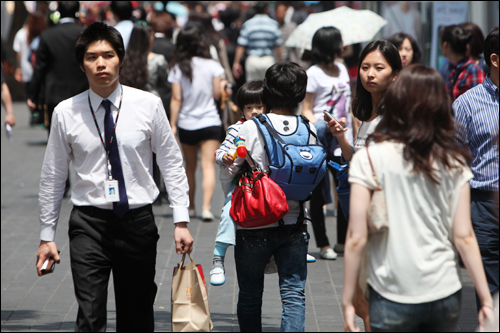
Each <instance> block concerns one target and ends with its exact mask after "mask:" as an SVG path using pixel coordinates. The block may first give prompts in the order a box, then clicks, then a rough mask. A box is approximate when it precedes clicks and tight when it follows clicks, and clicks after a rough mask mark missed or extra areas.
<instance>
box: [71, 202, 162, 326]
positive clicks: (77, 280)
mask: <svg viewBox="0 0 500 333" xmlns="http://www.w3.org/2000/svg"><path fill="white" fill-rule="evenodd" d="M159 237H160V236H159V235H158V228H157V227H156V224H155V221H154V216H153V211H152V207H151V205H147V206H144V207H141V208H137V209H133V210H130V211H129V212H128V213H127V214H126V215H125V216H124V217H123V218H118V217H117V216H116V215H114V214H113V211H111V210H104V209H99V208H96V207H92V206H85V207H82V206H80V207H77V206H75V207H74V208H73V210H72V212H71V217H70V221H69V238H70V257H71V271H72V273H73V283H74V287H75V295H76V299H77V301H78V306H79V308H78V316H77V320H76V328H75V331H76V332H98V331H100V332H103V331H105V330H106V321H107V319H106V318H107V316H106V303H107V296H108V282H109V276H110V273H111V270H112V271H113V283H114V288H115V301H116V330H117V331H122V332H123V331H129V332H132V331H133V332H142V331H154V312H153V303H154V299H155V296H156V291H157V287H156V284H155V282H154V277H155V264H156V244H157V242H158V239H159Z"/></svg>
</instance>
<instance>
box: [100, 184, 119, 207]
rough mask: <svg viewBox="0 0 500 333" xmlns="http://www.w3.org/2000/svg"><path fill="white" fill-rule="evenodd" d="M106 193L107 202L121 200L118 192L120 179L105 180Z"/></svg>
mask: <svg viewBox="0 0 500 333" xmlns="http://www.w3.org/2000/svg"><path fill="white" fill-rule="evenodd" d="M104 194H105V195H106V201H107V202H118V201H120V194H119V193H118V181H117V180H106V181H105V182H104Z"/></svg>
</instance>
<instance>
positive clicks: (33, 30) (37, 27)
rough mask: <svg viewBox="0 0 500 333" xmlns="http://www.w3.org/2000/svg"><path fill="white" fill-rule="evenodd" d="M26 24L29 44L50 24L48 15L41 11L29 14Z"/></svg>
mask: <svg viewBox="0 0 500 333" xmlns="http://www.w3.org/2000/svg"><path fill="white" fill-rule="evenodd" d="M26 25H27V30H28V45H29V44H31V42H32V41H33V39H35V38H36V37H38V36H39V35H40V33H42V31H43V30H45V29H47V27H48V26H49V24H48V20H47V17H46V16H45V14H43V13H41V12H35V13H33V14H28V18H27V20H26Z"/></svg>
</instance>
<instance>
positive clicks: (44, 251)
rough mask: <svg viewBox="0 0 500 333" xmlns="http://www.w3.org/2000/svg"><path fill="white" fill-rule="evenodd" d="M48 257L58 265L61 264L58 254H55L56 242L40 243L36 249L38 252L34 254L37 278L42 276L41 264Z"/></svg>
mask: <svg viewBox="0 0 500 333" xmlns="http://www.w3.org/2000/svg"><path fill="white" fill-rule="evenodd" d="M50 257H53V258H54V260H55V261H56V263H58V264H59V263H60V262H61V258H60V257H59V253H57V246H56V242H54V241H52V242H47V241H40V247H39V248H38V252H37V254H36V271H37V273H38V276H42V266H43V263H44V262H45V260H47V259H49V258H50Z"/></svg>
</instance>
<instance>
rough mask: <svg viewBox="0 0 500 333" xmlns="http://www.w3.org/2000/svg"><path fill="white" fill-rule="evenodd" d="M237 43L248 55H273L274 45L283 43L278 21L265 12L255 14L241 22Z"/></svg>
mask: <svg viewBox="0 0 500 333" xmlns="http://www.w3.org/2000/svg"><path fill="white" fill-rule="evenodd" d="M237 42H238V45H241V46H245V48H246V53H247V54H248V55H252V56H257V57H263V56H270V55H273V49H274V47H275V46H278V45H281V44H283V40H282V39H281V30H280V27H279V25H278V22H276V21H275V20H273V19H272V18H270V17H269V16H267V15H266V14H257V15H255V16H254V17H252V18H251V19H250V20H248V21H246V22H245V23H244V24H243V27H242V28H241V30H240V36H239V37H238V41H237Z"/></svg>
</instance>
